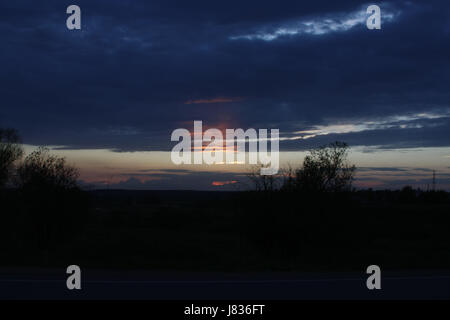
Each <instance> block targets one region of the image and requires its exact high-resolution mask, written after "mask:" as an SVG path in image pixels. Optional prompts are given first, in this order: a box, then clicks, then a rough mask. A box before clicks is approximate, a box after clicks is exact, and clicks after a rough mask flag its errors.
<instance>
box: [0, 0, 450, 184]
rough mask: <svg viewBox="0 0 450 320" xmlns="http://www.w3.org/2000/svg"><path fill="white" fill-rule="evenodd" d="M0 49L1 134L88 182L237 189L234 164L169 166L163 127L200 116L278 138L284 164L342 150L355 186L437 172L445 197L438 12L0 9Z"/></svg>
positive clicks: (15, 5) (441, 4)
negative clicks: (77, 21)
mask: <svg viewBox="0 0 450 320" xmlns="http://www.w3.org/2000/svg"><path fill="white" fill-rule="evenodd" d="M71 4H77V5H78V6H80V7H81V12H82V29H81V30H72V31H71V30H68V29H67V28H66V19H67V17H68V15H67V14H66V8H67V7H68V6H69V5H71ZM371 4H377V5H379V6H380V8H381V15H382V29H381V30H368V29H367V27H366V20H367V18H368V16H369V15H368V14H367V13H366V9H367V7H368V6H369V5H371ZM0 39H1V50H0V65H1V72H0V127H13V128H17V129H18V130H19V131H20V133H21V135H22V136H23V139H24V142H25V143H26V144H27V150H28V151H30V150H33V148H34V147H36V146H40V145H45V146H52V147H53V148H54V149H55V151H54V152H56V153H59V154H61V155H64V156H66V157H67V158H68V160H69V161H70V162H72V163H74V164H76V165H77V166H78V167H79V168H80V169H81V179H83V181H84V182H85V183H89V184H93V185H95V186H100V187H104V186H107V187H111V188H113V187H114V188H116V187H117V188H144V189H145V188H149V189H211V190H222V189H224V188H238V185H239V183H234V182H235V181H242V176H243V174H244V173H245V171H246V170H247V169H246V168H245V167H243V166H236V165H235V166H224V165H214V166H206V165H201V166H187V165H185V166H182V167H177V166H175V165H173V164H172V163H171V161H170V150H171V149H172V147H173V146H174V143H173V142H171V141H170V136H171V133H172V131H173V130H174V129H176V128H186V129H188V130H192V129H193V121H194V120H202V121H203V123H204V125H205V126H206V127H214V128H220V129H225V128H244V129H246V128H267V129H271V128H278V129H279V130H280V138H281V142H280V148H281V151H282V154H281V160H282V164H283V165H286V164H287V163H290V164H293V165H296V164H297V163H300V162H301V160H302V158H303V156H304V155H305V151H306V150H308V149H310V148H313V147H316V146H319V145H323V144H326V143H329V142H332V141H335V140H340V141H345V142H347V143H348V144H349V145H350V146H351V147H352V153H351V160H352V161H353V162H354V163H355V164H356V165H357V167H358V168H359V170H358V179H357V181H356V185H357V186H361V187H374V188H385V187H389V188H399V187H401V186H403V185H405V184H410V185H414V186H418V187H422V188H426V186H427V184H430V183H431V176H432V171H433V170H436V172H437V178H438V183H439V186H441V187H442V188H445V189H449V190H450V3H449V2H448V1H433V0H432V1H416V0H414V1H384V2H364V1H353V0H346V1H331V0H329V1H322V0H316V1H299V0H295V1H265V0H259V1H249V0H239V1H235V0H227V1H220V0H217V1H210V0H209V1H206V0H205V1H203V0H201V1H200V0H192V1H181V0H178V1H173V0H151V1H140V0H134V1H125V0H120V1H119V0H108V1H106V0H104V1H99V0H86V1H81V0H76V1H73V0H71V1H65V0H58V1H56V0H55V1H50V0H46V1H23V0H16V1H2V4H1V5H0Z"/></svg>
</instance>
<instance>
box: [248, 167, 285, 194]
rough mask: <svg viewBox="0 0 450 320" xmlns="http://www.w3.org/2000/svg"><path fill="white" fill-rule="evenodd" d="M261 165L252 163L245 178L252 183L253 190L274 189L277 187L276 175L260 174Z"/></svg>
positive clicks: (277, 177) (277, 179)
mask: <svg viewBox="0 0 450 320" xmlns="http://www.w3.org/2000/svg"><path fill="white" fill-rule="evenodd" d="M262 168H264V166H263V165H254V166H253V167H252V168H251V170H250V172H248V173H247V178H248V179H249V180H250V183H251V184H252V187H253V190H255V191H274V190H276V189H278V188H279V176H278V175H262V174H261V169H262Z"/></svg>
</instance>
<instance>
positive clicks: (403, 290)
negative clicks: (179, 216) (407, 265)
mask: <svg viewBox="0 0 450 320" xmlns="http://www.w3.org/2000/svg"><path fill="white" fill-rule="evenodd" d="M67 276H68V275H67V274H66V272H65V270H64V269H61V270H57V269H56V270H37V269H33V270H24V269H22V270H19V269H11V270H0V299H2V300H4V299H8V300H10V299H151V300H165V299H170V300H186V299H189V300H197V299H198V300H205V299H206V300H210V299H214V300H222V299H223V300H230V299H231V300H241V299H246V300H248V299H249V300H272V299H283V300H284V299H288V300H297V299H450V272H449V271H427V272H396V273H386V274H382V281H381V286H382V288H381V290H368V289H367V287H366V279H367V275H366V274H365V273H364V272H362V273H361V274H357V273H334V274H331V273H327V274H323V273H322V274H320V273H317V274H306V273H302V274H251V275H243V274H204V273H198V274H197V273H186V274H181V273H153V272H152V273H149V272H118V271H100V270H82V277H81V279H82V288H81V290H72V291H71V290H68V289H67V287H66V279H67Z"/></svg>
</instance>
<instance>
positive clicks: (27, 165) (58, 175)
mask: <svg viewBox="0 0 450 320" xmlns="http://www.w3.org/2000/svg"><path fill="white" fill-rule="evenodd" d="M17 171H18V183H19V186H20V187H21V188H22V189H30V188H31V189H35V188H39V189H43V188H47V189H48V188H51V189H61V190H70V189H76V188H78V185H77V179H78V175H79V174H78V170H77V169H76V168H74V167H72V166H69V165H68V164H67V163H66V159H65V158H60V157H57V156H54V155H51V154H50V152H49V150H48V149H47V148H42V147H41V148H39V149H38V150H37V151H34V152H33V153H31V154H30V155H29V156H28V157H26V158H25V160H24V162H23V163H22V164H20V166H19V167H18V170H17Z"/></svg>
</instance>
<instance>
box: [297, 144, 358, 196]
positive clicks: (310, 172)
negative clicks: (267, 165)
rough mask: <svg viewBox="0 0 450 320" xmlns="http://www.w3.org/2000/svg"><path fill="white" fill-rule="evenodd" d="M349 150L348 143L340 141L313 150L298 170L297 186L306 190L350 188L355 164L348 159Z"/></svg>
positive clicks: (320, 190) (323, 190)
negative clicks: (351, 163)
mask: <svg viewBox="0 0 450 320" xmlns="http://www.w3.org/2000/svg"><path fill="white" fill-rule="evenodd" d="M348 151H349V147H348V145H347V144H346V143H344V142H338V141H337V142H333V143H331V144H329V145H327V146H322V147H320V148H318V149H314V150H311V151H310V154H309V155H308V156H306V157H305V159H304V161H303V166H302V167H301V168H300V169H298V170H297V171H296V181H295V183H296V187H297V188H298V189H299V190H300V191H306V192H337V191H346V190H350V189H351V185H352V181H353V175H354V172H355V166H354V165H350V164H349V163H348V161H347V156H348Z"/></svg>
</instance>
